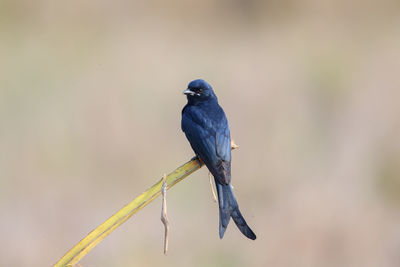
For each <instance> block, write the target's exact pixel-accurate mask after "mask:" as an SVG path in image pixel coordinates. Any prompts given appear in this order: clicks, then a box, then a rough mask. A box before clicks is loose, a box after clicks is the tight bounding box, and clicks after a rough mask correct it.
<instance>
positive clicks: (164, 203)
mask: <svg viewBox="0 0 400 267" xmlns="http://www.w3.org/2000/svg"><path fill="white" fill-rule="evenodd" d="M166 178H167V176H166V175H165V174H164V175H163V184H162V187H161V194H162V206H161V222H162V223H163V224H164V228H165V230H164V232H165V236H164V255H167V251H168V234H169V221H168V216H167V181H166Z"/></svg>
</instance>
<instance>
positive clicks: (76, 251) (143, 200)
mask: <svg viewBox="0 0 400 267" xmlns="http://www.w3.org/2000/svg"><path fill="white" fill-rule="evenodd" d="M202 165H203V164H200V162H199V160H197V159H195V158H193V159H191V160H190V161H188V162H187V163H185V164H184V165H182V166H180V167H179V168H177V169H176V170H175V171H173V172H172V173H170V174H168V176H167V179H166V182H167V185H168V188H167V189H170V188H171V187H172V186H174V185H175V184H176V183H178V182H180V181H182V180H183V179H184V178H186V177H187V176H188V175H190V174H191V173H193V172H194V171H196V170H198V169H200V168H201V167H202ZM161 186H162V179H161V180H160V181H158V182H157V183H156V184H155V185H153V186H152V187H151V188H149V189H148V190H147V191H146V192H144V193H142V194H141V195H140V196H138V197H137V198H135V199H134V200H133V201H132V202H130V203H129V204H127V205H126V206H125V207H123V208H122V209H120V210H119V211H117V212H116V213H115V214H114V215H113V216H111V217H110V218H109V219H107V220H106V221H105V222H103V223H102V224H101V225H100V226H98V227H97V228H96V229H94V230H93V231H92V232H90V233H89V234H88V235H87V236H86V237H85V238H83V239H82V240H81V241H80V242H79V243H78V244H76V245H75V246H74V247H73V248H72V249H71V250H70V251H68V252H67V253H66V254H65V255H64V256H63V257H62V258H61V259H60V260H59V261H58V262H57V263H56V264H55V265H54V267H64V266H74V265H75V264H77V263H78V261H79V260H81V259H82V258H83V257H84V256H85V255H86V254H87V253H88V252H89V251H90V250H92V249H93V248H94V247H95V246H96V245H97V244H98V243H100V242H101V241H102V240H103V239H104V238H105V237H106V236H107V235H109V234H110V233H111V232H112V231H114V230H115V229H116V228H117V227H118V226H120V225H121V224H123V223H124V222H125V221H126V220H128V219H129V218H130V217H131V216H132V215H133V214H135V213H136V212H137V211H139V210H140V209H142V208H143V207H145V206H146V205H147V204H149V203H150V202H151V201H153V200H154V199H155V198H157V197H158V196H159V195H160V194H161Z"/></svg>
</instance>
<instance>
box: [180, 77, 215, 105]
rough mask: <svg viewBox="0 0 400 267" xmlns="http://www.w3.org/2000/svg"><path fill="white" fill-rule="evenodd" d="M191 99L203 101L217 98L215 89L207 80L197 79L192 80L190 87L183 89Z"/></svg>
mask: <svg viewBox="0 0 400 267" xmlns="http://www.w3.org/2000/svg"><path fill="white" fill-rule="evenodd" d="M183 93H184V94H185V95H186V96H187V98H188V100H189V101H194V102H202V101H206V100H210V99H217V97H216V96H215V94H214V91H213V89H212V87H211V85H209V84H208V83H207V82H206V81H204V80H202V79H197V80H194V81H191V82H190V83H189V85H188V88H187V89H186V90H185V91H183Z"/></svg>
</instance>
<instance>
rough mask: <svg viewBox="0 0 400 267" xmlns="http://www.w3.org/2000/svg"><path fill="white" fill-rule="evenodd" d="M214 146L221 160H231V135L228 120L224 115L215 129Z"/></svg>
mask: <svg viewBox="0 0 400 267" xmlns="http://www.w3.org/2000/svg"><path fill="white" fill-rule="evenodd" d="M216 147H217V155H218V156H219V157H220V158H221V159H222V160H223V161H229V162H230V161H231V136H230V131H229V125H228V120H227V119H226V117H225V116H223V119H222V120H221V122H220V123H219V125H218V127H217V130H216Z"/></svg>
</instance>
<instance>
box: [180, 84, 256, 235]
mask: <svg viewBox="0 0 400 267" xmlns="http://www.w3.org/2000/svg"><path fill="white" fill-rule="evenodd" d="M183 93H184V94H185V95H187V99H188V103H187V104H186V106H185V107H184V108H183V110H182V130H183V131H184V132H185V135H186V137H187V139H188V140H189V143H190V145H191V147H192V149H193V150H194V152H195V153H196V155H197V156H198V157H200V158H201V159H202V160H203V162H204V164H205V165H206V166H207V168H208V169H209V171H210V172H211V174H212V175H213V176H214V180H215V184H216V187H217V193H218V203H219V237H220V238H222V237H223V236H224V233H225V230H226V227H227V226H228V223H229V220H230V217H232V219H233V221H234V222H235V223H236V225H237V227H238V228H239V230H240V231H241V232H242V233H243V234H244V235H245V236H246V237H248V238H250V239H253V240H254V239H256V235H255V234H254V232H253V231H252V230H251V229H250V227H249V226H248V225H247V223H246V221H245V219H244V218H243V216H242V214H241V213H240V211H239V206H238V203H237V201H236V198H235V195H234V194H233V188H232V185H231V137H230V132H229V125H228V120H227V119H226V116H225V112H224V110H223V109H222V108H221V107H220V106H219V105H218V99H217V97H216V95H215V94H214V91H213V89H212V88H211V86H210V85H209V84H208V83H207V82H206V81H204V80H201V79H199V80H194V81H192V82H190V83H189V85H188V88H187V89H186V90H185V91H184V92H183Z"/></svg>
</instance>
